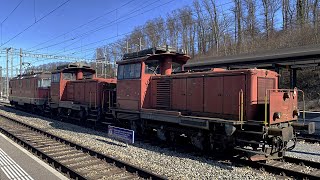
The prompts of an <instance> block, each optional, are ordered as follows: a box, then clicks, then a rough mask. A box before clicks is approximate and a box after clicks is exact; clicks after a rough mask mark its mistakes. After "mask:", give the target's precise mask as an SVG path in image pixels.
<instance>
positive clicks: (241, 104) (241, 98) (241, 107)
mask: <svg viewBox="0 0 320 180" xmlns="http://www.w3.org/2000/svg"><path fill="white" fill-rule="evenodd" d="M243 104H244V103H243V90H242V89H241V90H240V91H239V121H240V122H241V123H240V124H241V129H242V125H243V114H244V113H243Z"/></svg>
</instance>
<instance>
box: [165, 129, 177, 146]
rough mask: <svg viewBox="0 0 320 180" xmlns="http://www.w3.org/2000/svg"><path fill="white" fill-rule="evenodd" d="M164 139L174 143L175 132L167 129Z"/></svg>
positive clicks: (175, 139) (175, 140)
mask: <svg viewBox="0 0 320 180" xmlns="http://www.w3.org/2000/svg"><path fill="white" fill-rule="evenodd" d="M166 140H167V141H168V142H169V143H172V144H176V142H177V134H176V133H175V132H173V131H167V132H166Z"/></svg>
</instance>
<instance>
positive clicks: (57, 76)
mask: <svg viewBox="0 0 320 180" xmlns="http://www.w3.org/2000/svg"><path fill="white" fill-rule="evenodd" d="M51 79H52V82H53V83H58V82H60V73H56V74H52V76H51Z"/></svg>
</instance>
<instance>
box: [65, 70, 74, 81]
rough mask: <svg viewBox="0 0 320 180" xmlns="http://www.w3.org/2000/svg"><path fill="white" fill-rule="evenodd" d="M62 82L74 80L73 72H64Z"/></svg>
mask: <svg viewBox="0 0 320 180" xmlns="http://www.w3.org/2000/svg"><path fill="white" fill-rule="evenodd" d="M62 77H63V80H71V81H73V80H76V73H74V72H64V73H63V76H62Z"/></svg>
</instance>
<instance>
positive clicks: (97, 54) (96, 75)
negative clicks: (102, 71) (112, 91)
mask: <svg viewBox="0 0 320 180" xmlns="http://www.w3.org/2000/svg"><path fill="white" fill-rule="evenodd" d="M96 76H97V77H98V50H97V49H96Z"/></svg>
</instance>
